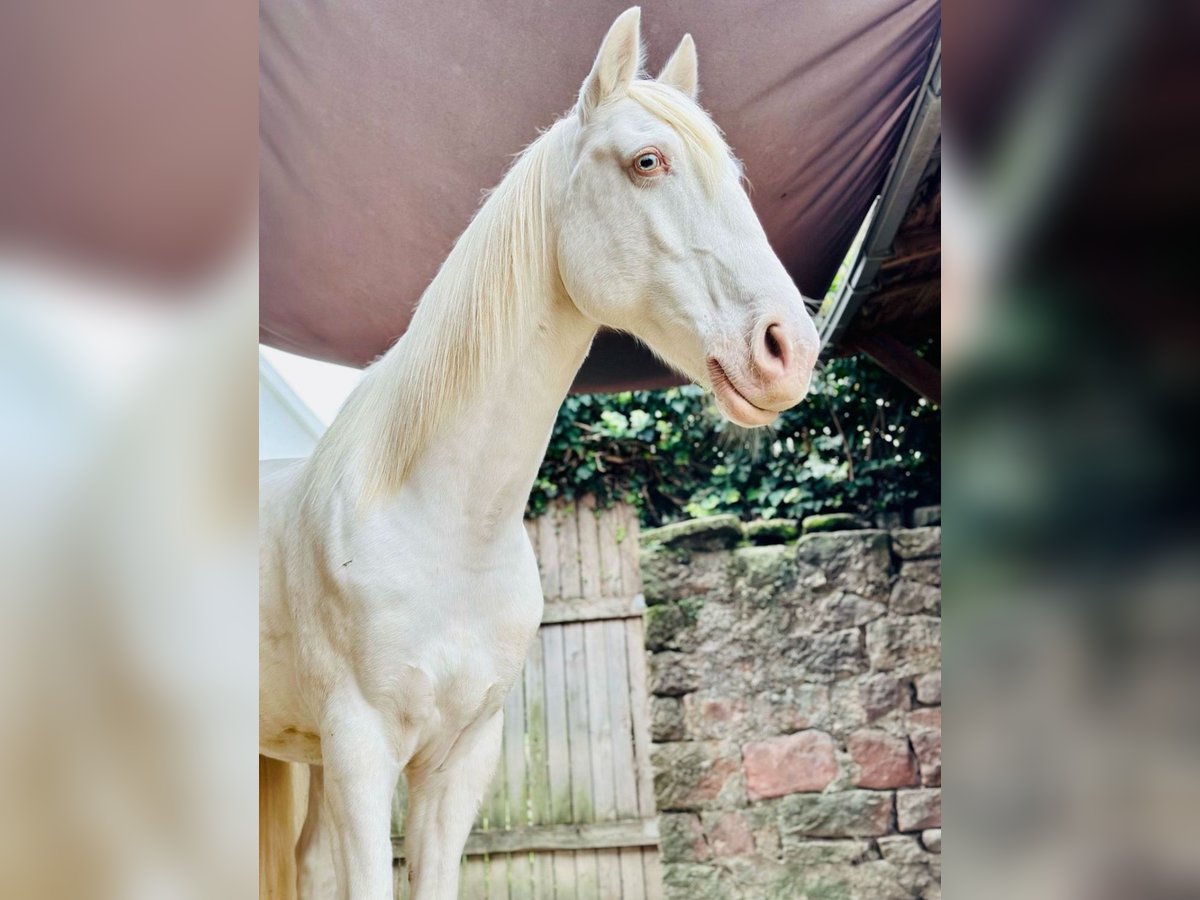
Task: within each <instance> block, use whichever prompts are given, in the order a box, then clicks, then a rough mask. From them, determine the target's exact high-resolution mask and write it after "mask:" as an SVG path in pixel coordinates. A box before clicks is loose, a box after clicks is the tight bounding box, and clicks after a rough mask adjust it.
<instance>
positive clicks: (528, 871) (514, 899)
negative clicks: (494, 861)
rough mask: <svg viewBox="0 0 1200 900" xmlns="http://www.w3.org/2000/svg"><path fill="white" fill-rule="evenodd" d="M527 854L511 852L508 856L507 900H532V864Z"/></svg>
mask: <svg viewBox="0 0 1200 900" xmlns="http://www.w3.org/2000/svg"><path fill="white" fill-rule="evenodd" d="M529 856H530V854H529V853H513V854H510V856H509V860H508V896H509V900H533V896H534V894H533V866H532V864H531V863H530V861H529Z"/></svg>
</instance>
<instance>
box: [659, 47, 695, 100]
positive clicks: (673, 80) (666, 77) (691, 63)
mask: <svg viewBox="0 0 1200 900" xmlns="http://www.w3.org/2000/svg"><path fill="white" fill-rule="evenodd" d="M699 79H700V76H699V70H698V66H697V63H696V42H695V41H693V40H692V36H691V35H690V34H685V35H684V36H683V40H681V41H680V42H679V46H678V47H676V48H675V52H674V53H672V54H671V58H670V59H668V60H667V64H666V65H665V66H663V67H662V71H661V72H659V73H658V80H659V81H660V82H662V83H663V84H667V85H670V86H671V87H673V88H676V89H677V90H680V91H683V93H685V94H687V95H688V96H689V97H691V98H692V99H693V100H695V99H696V96H697V94H698V93H699V91H700V84H699Z"/></svg>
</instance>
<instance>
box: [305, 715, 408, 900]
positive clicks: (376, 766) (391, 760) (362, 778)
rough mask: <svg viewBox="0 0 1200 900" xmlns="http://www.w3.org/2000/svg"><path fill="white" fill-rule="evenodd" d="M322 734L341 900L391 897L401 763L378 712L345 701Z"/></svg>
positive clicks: (368, 899)
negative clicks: (394, 807)
mask: <svg viewBox="0 0 1200 900" xmlns="http://www.w3.org/2000/svg"><path fill="white" fill-rule="evenodd" d="M337 710H338V711H337V716H336V718H335V719H334V720H332V721H329V722H327V723H326V725H325V728H324V729H323V733H322V736H321V754H322V757H323V760H324V763H325V765H324V768H325V773H324V790H325V800H326V809H327V810H328V812H329V813H330V816H331V817H332V819H333V827H334V828H335V829H336V831H337V834H336V836H335V838H336V839H335V840H334V841H333V844H334V853H333V856H334V869H335V870H336V872H337V884H338V897H339V898H341V900H392V890H393V885H392V837H391V809H392V794H393V793H395V790H396V781H397V779H398V778H399V777H400V766H399V763H398V762H397V761H396V756H395V753H394V750H393V749H392V746H391V745H390V743H389V741H388V740H387V737H386V735H385V734H384V730H383V728H382V726H381V725H380V723H379V719H378V716H377V715H376V714H375V712H374V710H372V709H370V707H368V706H367V705H366V704H365V703H361V702H360V703H359V704H355V703H354V702H353V701H343V702H341V703H339V704H338V707H337Z"/></svg>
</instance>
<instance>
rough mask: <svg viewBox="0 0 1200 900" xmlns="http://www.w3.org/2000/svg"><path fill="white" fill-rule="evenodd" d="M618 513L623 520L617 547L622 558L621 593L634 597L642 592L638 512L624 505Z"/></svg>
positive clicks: (619, 527) (618, 531) (618, 530)
mask: <svg viewBox="0 0 1200 900" xmlns="http://www.w3.org/2000/svg"><path fill="white" fill-rule="evenodd" d="M617 511H618V512H619V515H620V519H621V524H620V525H619V526H618V528H617V546H618V548H619V550H620V553H619V556H620V558H621V593H623V594H625V595H627V596H632V595H634V594H640V593H641V592H642V570H641V564H640V562H639V553H640V550H639V543H638V518H637V510H636V509H634V508H633V507H632V506H629V505H627V504H624V503H622V504H621V505H620V506H618V507H617Z"/></svg>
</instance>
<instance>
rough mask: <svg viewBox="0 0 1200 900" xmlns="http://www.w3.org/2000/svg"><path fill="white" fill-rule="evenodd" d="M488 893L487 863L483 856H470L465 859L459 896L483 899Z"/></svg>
mask: <svg viewBox="0 0 1200 900" xmlns="http://www.w3.org/2000/svg"><path fill="white" fill-rule="evenodd" d="M487 895H488V894H487V863H485V862H484V860H483V857H482V856H468V857H467V858H466V859H464V860H463V868H462V880H461V882H460V885H459V889H458V896H459V897H460V898H462V900H483V898H485V897H487Z"/></svg>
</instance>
